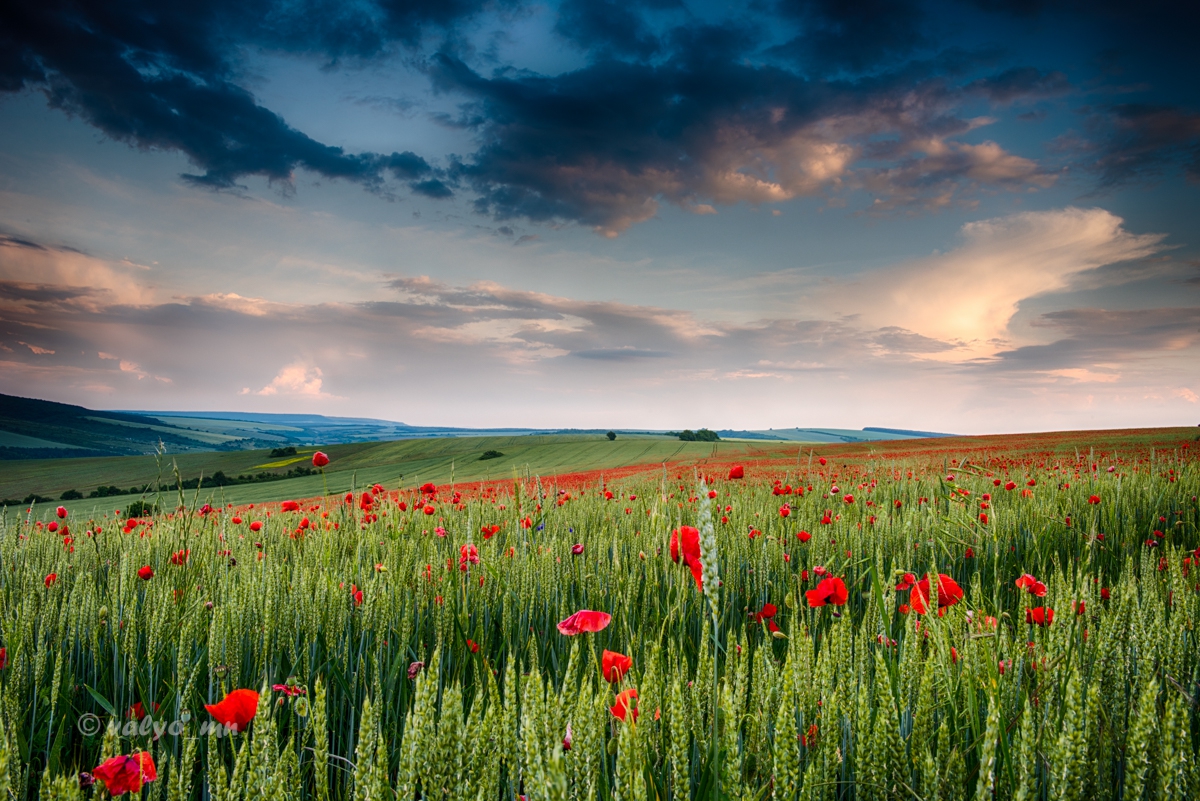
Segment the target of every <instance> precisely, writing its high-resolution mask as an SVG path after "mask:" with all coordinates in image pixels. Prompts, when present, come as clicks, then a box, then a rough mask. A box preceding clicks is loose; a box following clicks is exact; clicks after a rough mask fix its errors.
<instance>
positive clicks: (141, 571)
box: [138, 565, 154, 581]
mask: <svg viewBox="0 0 1200 801" xmlns="http://www.w3.org/2000/svg"><path fill="white" fill-rule="evenodd" d="M138 578H140V579H141V580H142V581H149V580H150V579H152V578H154V568H152V567H150V565H142V566H141V567H139V568H138Z"/></svg>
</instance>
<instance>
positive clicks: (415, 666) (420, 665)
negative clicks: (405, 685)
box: [408, 662, 425, 681]
mask: <svg viewBox="0 0 1200 801" xmlns="http://www.w3.org/2000/svg"><path fill="white" fill-rule="evenodd" d="M424 668H425V663H424V662H411V663H410V664H409V666H408V678H409V680H410V681H411V680H413V679H415V678H416V677H417V674H418V673H420V672H421V671H422V670H423V669H424Z"/></svg>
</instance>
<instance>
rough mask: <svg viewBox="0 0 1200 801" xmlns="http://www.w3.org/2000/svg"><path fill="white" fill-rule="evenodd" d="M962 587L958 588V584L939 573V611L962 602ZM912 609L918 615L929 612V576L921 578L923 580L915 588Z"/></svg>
mask: <svg viewBox="0 0 1200 801" xmlns="http://www.w3.org/2000/svg"><path fill="white" fill-rule="evenodd" d="M962 597H963V591H962V587H960V586H958V582H956V581H955V580H954V579H952V578H950V577H949V576H947V575H946V574H945V573H939V574H938V579H937V605H938V611H939V612H940V611H941V610H942V609H945V608H946V607H947V606H954V605H955V604H956V603H958V602H959V601H961V600H962ZM910 600H911V601H912V608H913V609H914V610H916V612H917V614H918V615H923V614H925V613H926V612H927V611H929V610H928V606H927V605H928V602H929V575H928V574H926V575H924V576H922V577H921V580H920V581H918V582H917V583H916V585H914V586H913V591H912V596H911V598H910Z"/></svg>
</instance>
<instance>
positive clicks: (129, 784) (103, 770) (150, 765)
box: [92, 751, 158, 796]
mask: <svg viewBox="0 0 1200 801" xmlns="http://www.w3.org/2000/svg"><path fill="white" fill-rule="evenodd" d="M92 775H93V776H94V777H95V778H96V779H99V780H100V781H101V782H103V783H104V788H105V789H106V790H108V793H109V795H113V796H118V795H125V793H136V792H140V791H141V789H142V784H143V783H144V782H152V781H154V780H155V779H157V778H158V769H157V768H156V767H155V765H154V757H153V756H151V755H150V754H149V753H148V752H146V751H138V752H137V753H135V754H133V755H132V756H115V757H111V758H110V759H106V760H104V762H102V763H101V764H100V765H99V766H97V767H96V769H95V770H93V771H92Z"/></svg>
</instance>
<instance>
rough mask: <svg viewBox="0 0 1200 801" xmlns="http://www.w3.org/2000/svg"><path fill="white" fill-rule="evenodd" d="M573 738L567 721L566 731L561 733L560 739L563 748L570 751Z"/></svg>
mask: <svg viewBox="0 0 1200 801" xmlns="http://www.w3.org/2000/svg"><path fill="white" fill-rule="evenodd" d="M574 740H575V738H574V737H573V736H572V732H571V724H570V723H568V724H567V733H566V734H564V735H563V741H562V743H563V750H564V751H570V750H571V743H572V742H574Z"/></svg>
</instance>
